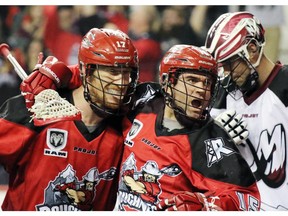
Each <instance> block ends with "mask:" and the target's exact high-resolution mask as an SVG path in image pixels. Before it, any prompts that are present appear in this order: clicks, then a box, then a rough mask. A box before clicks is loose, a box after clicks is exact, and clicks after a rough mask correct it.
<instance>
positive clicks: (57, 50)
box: [0, 5, 283, 184]
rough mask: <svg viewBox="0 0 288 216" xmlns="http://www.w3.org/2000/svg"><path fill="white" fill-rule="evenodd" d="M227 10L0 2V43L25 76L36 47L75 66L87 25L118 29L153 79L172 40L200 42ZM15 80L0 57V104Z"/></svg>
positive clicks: (144, 77) (2, 176)
mask: <svg viewBox="0 0 288 216" xmlns="http://www.w3.org/2000/svg"><path fill="white" fill-rule="evenodd" d="M245 9H247V8H245V7H244V6H239V7H238V8H237V10H245ZM229 10H231V8H230V7H229V6H225V5H215V6H209V5H194V6H193V5H190V6H184V5H177V6H164V5H161V6H152V5H145V6H140V5H135V6H131V5H130V6H129V5H126V6H119V5H108V6H95V5H94V6H91V5H90V6H88V5H85V6H81V5H76V6H68V5H61V6H59V5H58V6H53V5H49V6H39V5H29V6H0V42H1V43H3V42H4V43H7V44H9V46H10V47H11V51H12V53H13V55H14V56H15V58H16V59H17V60H18V61H19V63H20V64H21V66H22V67H23V68H24V70H25V71H26V72H27V73H28V74H29V73H31V72H32V70H33V68H34V66H35V65H36V62H37V56H38V53H39V52H40V51H42V52H44V56H49V55H53V56H55V57H57V58H58V59H59V60H61V61H63V62H64V63H66V64H68V65H72V64H77V63H78V62H77V61H78V60H77V59H78V58H77V55H78V48H79V43H80V41H81V39H82V37H83V36H84V35H85V33H86V32H88V30H89V29H91V28H93V27H97V28H113V29H120V30H122V31H123V32H125V33H127V34H128V35H129V37H130V38H131V39H132V40H133V43H134V45H135V47H136V49H137V50H138V53H139V61H140V77H139V81H142V82H143V81H158V64H159V61H160V59H161V58H162V56H163V54H164V53H165V52H166V51H167V50H168V49H169V48H170V47H171V46H173V45H175V44H193V45H196V46H203V45H204V42H205V38H206V34H207V31H208V28H209V27H210V26H211V24H212V23H213V22H214V21H215V20H216V19H217V18H218V16H220V15H221V14H223V13H226V12H228V11H229ZM251 10H252V9H251ZM251 12H252V11H251ZM277 13H278V15H279V17H280V18H281V16H282V17H283V14H279V12H277ZM280 20H281V19H280ZM282 22H283V20H282ZM263 24H264V27H265V23H263ZM272 32H274V33H275V29H274V30H272ZM273 37H275V35H274V36H273ZM279 40H280V39H278V42H279ZM276 42H277V41H276ZM274 46H275V45H274ZM275 49H276V48H275ZM20 82H21V80H20V78H19V77H18V76H17V75H16V74H15V72H14V70H13V67H12V65H11V64H10V63H9V62H8V61H5V60H4V59H1V58H0V92H1V94H0V105H1V104H2V103H3V102H4V101H5V100H6V99H7V98H9V97H11V96H13V95H16V94H18V93H20V90H19V84H20ZM3 92H5V93H3ZM7 181H8V177H7V175H6V173H5V172H4V171H3V170H0V184H6V183H7Z"/></svg>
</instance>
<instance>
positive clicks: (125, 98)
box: [83, 65, 138, 116]
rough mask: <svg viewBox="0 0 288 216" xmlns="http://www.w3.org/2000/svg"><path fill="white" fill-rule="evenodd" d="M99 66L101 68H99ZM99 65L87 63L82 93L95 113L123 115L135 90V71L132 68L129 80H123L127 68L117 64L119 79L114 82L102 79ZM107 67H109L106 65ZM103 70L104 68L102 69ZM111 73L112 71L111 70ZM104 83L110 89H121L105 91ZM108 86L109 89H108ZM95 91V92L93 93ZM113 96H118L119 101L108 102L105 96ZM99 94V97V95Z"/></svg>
mask: <svg viewBox="0 0 288 216" xmlns="http://www.w3.org/2000/svg"><path fill="white" fill-rule="evenodd" d="M100 67H101V68H102V69H100ZM103 67H104V68H105V66H101V65H89V66H88V68H86V76H85V78H84V80H83V85H84V95H85V98H86V100H88V101H89V102H90V105H91V107H92V109H93V110H94V111H97V113H98V114H99V113H101V112H102V113H103V114H104V113H105V114H104V116H105V115H106V114H108V115H117V116H118V115H124V114H125V113H126V112H127V109H128V105H129V103H130V102H131V99H132V96H133V94H134V92H135V88H136V84H137V74H138V73H137V71H136V70H135V69H132V71H131V72H130V74H129V82H128V83H127V82H125V76H126V75H125V73H127V72H126V71H127V68H126V67H123V66H118V67H117V68H118V69H120V70H119V71H121V72H120V74H121V81H120V82H117V84H116V83H113V82H111V80H107V79H103V77H102V76H101V70H103ZM107 69H109V70H110V69H111V68H110V67H107ZM104 70H105V69H104ZM111 73H113V72H112V71H111ZM95 81H98V85H94V84H93V82H95ZM105 85H109V86H110V88H111V89H121V90H120V91H116V92H115V91H109V90H108V91H107V89H105ZM110 88H109V89H110ZM95 92H97V94H95ZM109 95H110V96H115V97H118V98H120V100H119V102H117V103H116V102H109V101H107V100H106V97H107V96H109ZM99 96H100V97H99ZM111 106H112V107H117V108H116V109H111V108H109V107H111Z"/></svg>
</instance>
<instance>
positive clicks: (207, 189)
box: [115, 84, 260, 211]
mask: <svg viewBox="0 0 288 216" xmlns="http://www.w3.org/2000/svg"><path fill="white" fill-rule="evenodd" d="M147 85H150V87H152V84H141V85H140V86H138V90H140V92H143V93H145V94H144V98H145V97H146V99H145V100H144V99H143V100H144V101H146V104H144V105H143V106H141V104H140V105H138V107H137V109H135V110H134V112H133V113H131V115H130V116H129V118H127V119H126V120H125V121H124V132H123V133H124V137H126V139H125V141H124V143H125V147H124V154H123V158H122V164H121V171H120V181H119V189H118V195H117V203H116V206H115V210H138V211H146V210H155V209H156V207H155V205H157V204H158V203H159V201H161V200H163V199H165V198H167V197H171V195H173V194H174V193H176V192H179V191H190V192H201V193H204V194H207V193H208V194H212V195H213V196H214V197H215V200H214V204H215V205H218V206H219V207H221V208H222V209H223V210H259V208H260V196H259V192H258V189H257V186H256V181H255V179H254V176H253V174H252V172H251V171H250V169H249V166H248V165H247V163H246V162H245V160H244V159H243V158H242V157H241V155H240V154H239V152H238V150H237V147H236V146H235V144H234V143H233V141H232V140H231V139H230V138H229V137H228V135H227V133H226V132H225V131H224V129H222V128H221V127H219V126H218V125H217V124H215V122H214V121H213V119H210V120H208V121H207V123H205V124H204V125H203V126H201V127H195V128H184V129H174V130H171V131H169V130H168V129H167V128H164V127H163V126H162V121H163V110H164V106H165V101H164V97H163V95H162V94H160V93H159V94H157V93H156V94H154V98H152V99H151V98H150V99H151V100H149V99H148V96H147V95H149V94H150V95H151V92H153V91H151V90H152V89H155V86H154V87H153V88H147ZM153 85H154V84H153ZM156 88H157V86H156ZM149 92H150V93H149ZM155 92H157V90H156V91H155ZM147 101H148V102H147ZM126 170H133V171H134V174H133V178H134V182H133V181H129V184H128V183H127V181H124V178H125V171H126ZM144 174H149V175H150V177H151V176H152V177H154V179H153V178H150V180H149V181H153V182H154V183H156V184H158V186H159V188H160V191H158V193H157V194H155V193H154V194H150V195H153V196H154V197H155V198H156V199H155V200H156V201H155V202H154V203H153V204H151V203H150V202H146V201H145V200H144V199H143V198H142V197H141V196H142V195H141V193H151V192H150V190H146V189H145V185H144V184H141V181H143V176H144ZM151 179H153V180H151ZM131 182H132V183H131ZM135 191H138V192H139V193H138V194H137V193H135Z"/></svg>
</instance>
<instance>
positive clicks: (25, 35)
mask: <svg viewBox="0 0 288 216" xmlns="http://www.w3.org/2000/svg"><path fill="white" fill-rule="evenodd" d="M18 9H19V10H18V11H19V12H18V13H17V14H15V15H14V17H11V19H12V20H13V24H12V26H11V32H10V36H9V37H8V43H9V45H10V46H13V47H17V48H20V49H21V50H23V51H24V50H25V49H26V48H27V45H28V44H29V42H30V41H31V40H33V39H34V38H37V39H42V38H43V32H44V27H45V16H44V12H43V11H44V10H43V6H34V5H33V6H25V7H21V8H20V7H19V8H18ZM20 9H21V10H20Z"/></svg>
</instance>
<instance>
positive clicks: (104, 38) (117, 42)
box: [78, 28, 139, 116]
mask: <svg viewBox="0 0 288 216" xmlns="http://www.w3.org/2000/svg"><path fill="white" fill-rule="evenodd" d="M78 58H79V67H80V71H82V69H83V68H84V71H85V72H84V74H81V76H82V80H83V85H84V95H85V99H86V100H87V101H88V102H89V103H90V105H91V108H92V109H93V110H94V112H97V114H99V115H102V116H107V114H108V115H122V114H123V110H127V109H124V107H125V106H128V104H129V103H130V101H131V98H132V95H133V94H134V92H135V88H136V84H137V81H138V73H139V65H138V53H137V50H136V49H135V47H134V45H133V43H132V41H131V40H130V38H129V37H128V36H127V35H126V34H125V33H123V32H122V31H120V30H111V29H98V28H92V29H91V30H90V31H89V32H88V33H87V34H86V35H85V36H84V37H83V39H82V42H81V45H80V48H79V54H78ZM99 66H107V67H117V68H131V69H132V72H131V73H130V82H129V84H128V90H127V92H126V95H125V98H124V100H123V102H122V104H121V109H119V110H111V109H109V108H107V106H105V100H103V102H102V103H103V104H102V105H101V106H99V105H97V104H96V103H94V102H93V101H92V100H91V95H90V92H89V88H88V86H92V87H93V85H92V84H91V83H89V81H88V79H87V77H89V76H91V73H93V71H95V70H99ZM100 81H101V82H105V81H103V80H101V79H100ZM115 85H116V84H115ZM118 85H119V86H120V85H121V86H124V84H118ZM126 86H127V84H126ZM94 88H98V89H99V87H96V86H95V87H94ZM101 88H102V87H101ZM101 91H102V92H103V94H104V93H105V94H109V93H108V92H105V90H104V89H103V88H102V89H101Z"/></svg>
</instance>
